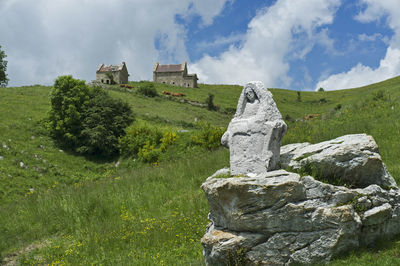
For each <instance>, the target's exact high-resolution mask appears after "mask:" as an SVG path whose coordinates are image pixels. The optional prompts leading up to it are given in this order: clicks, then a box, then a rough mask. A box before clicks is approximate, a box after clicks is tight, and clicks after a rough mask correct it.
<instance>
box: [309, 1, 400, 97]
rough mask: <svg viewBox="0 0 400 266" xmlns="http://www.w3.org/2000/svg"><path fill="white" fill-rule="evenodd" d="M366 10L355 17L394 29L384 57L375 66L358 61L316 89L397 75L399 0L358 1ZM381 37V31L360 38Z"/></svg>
mask: <svg viewBox="0 0 400 266" xmlns="http://www.w3.org/2000/svg"><path fill="white" fill-rule="evenodd" d="M360 2H361V3H362V4H364V6H366V8H365V10H363V11H362V12H360V13H359V14H358V15H357V16H356V17H355V19H357V20H358V21H360V22H364V23H369V22H375V21H381V20H382V19H383V21H384V22H385V23H387V25H388V26H389V27H390V28H391V29H392V30H393V31H394V35H393V37H392V39H391V40H390V41H389V42H388V41H387V40H386V38H385V37H383V38H382V41H384V43H388V44H389V47H388V48H387V51H386V55H385V58H383V59H382V60H381V61H380V64H379V66H378V67H377V68H375V69H372V68H370V67H368V66H364V65H362V64H361V63H359V64H357V65H356V66H355V67H353V68H352V69H350V70H349V71H347V72H342V73H338V74H334V75H332V76H330V77H327V78H325V79H321V81H320V82H318V83H317V85H316V86H315V89H318V88H320V87H323V88H324V89H326V90H337V89H348V88H354V87H359V86H363V85H367V84H370V83H376V82H379V81H382V80H385V79H388V78H392V77H394V76H397V75H400V2H399V1H398V0H360ZM378 37H381V36H380V34H374V35H372V36H371V35H370V36H368V35H365V34H364V35H360V36H359V40H364V41H367V40H368V41H372V40H375V39H376V38H378Z"/></svg>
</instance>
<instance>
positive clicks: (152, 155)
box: [138, 141, 162, 163]
mask: <svg viewBox="0 0 400 266" xmlns="http://www.w3.org/2000/svg"><path fill="white" fill-rule="evenodd" d="M161 152H162V151H161V149H160V148H156V146H155V145H154V144H150V141H147V142H146V144H145V145H144V146H143V147H142V148H140V149H139V152H138V157H139V159H141V160H142V161H143V162H145V163H157V162H158V160H159V159H160V155H161Z"/></svg>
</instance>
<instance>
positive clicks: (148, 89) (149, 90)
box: [137, 82, 158, 97]
mask: <svg viewBox="0 0 400 266" xmlns="http://www.w3.org/2000/svg"><path fill="white" fill-rule="evenodd" d="M137 92H138V93H139V94H142V95H144V96H147V97H156V96H158V93H157V90H156V88H154V85H153V83H151V82H141V84H140V85H139V88H138V90H137Z"/></svg>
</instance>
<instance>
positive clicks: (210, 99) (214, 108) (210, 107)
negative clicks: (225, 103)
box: [205, 93, 218, 111]
mask: <svg viewBox="0 0 400 266" xmlns="http://www.w3.org/2000/svg"><path fill="white" fill-rule="evenodd" d="M205 102H206V104H207V109H208V110H210V111H217V110H218V108H217V106H215V105H214V94H212V93H209V94H208V97H207V98H206V100H205Z"/></svg>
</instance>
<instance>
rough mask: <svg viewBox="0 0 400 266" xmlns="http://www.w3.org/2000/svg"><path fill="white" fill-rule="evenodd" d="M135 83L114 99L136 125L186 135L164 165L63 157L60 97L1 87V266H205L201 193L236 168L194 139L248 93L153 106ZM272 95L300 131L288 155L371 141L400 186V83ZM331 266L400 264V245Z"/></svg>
mask: <svg viewBox="0 0 400 266" xmlns="http://www.w3.org/2000/svg"><path fill="white" fill-rule="evenodd" d="M130 85H132V86H133V88H132V89H126V88H120V87H118V86H113V87H112V88H111V89H110V90H109V94H110V95H111V96H112V97H115V98H120V99H122V100H124V101H126V102H128V103H129V105H130V106H131V107H132V110H133V112H134V114H135V117H136V122H135V123H143V124H147V125H149V126H153V127H158V128H160V129H168V130H171V131H173V132H175V133H176V134H177V140H176V142H175V143H174V144H173V145H171V146H170V147H169V148H168V149H167V150H166V151H165V153H163V154H162V156H161V157H160V160H159V162H157V163H151V164H150V163H143V162H141V161H138V160H136V159H133V158H122V157H112V158H97V157H91V156H82V155H78V154H75V153H73V152H70V151H65V150H62V149H61V148H60V147H58V146H57V145H56V144H55V143H54V141H53V140H52V139H51V138H50V137H49V134H48V132H47V130H46V128H45V126H44V124H45V121H46V118H47V112H48V111H49V109H50V101H49V93H50V90H51V87H46V86H40V85H35V86H28V87H17V88H1V89H0V156H1V157H0V264H7V263H8V264H10V265H13V264H12V263H14V265H15V264H16V265H46V264H49V265H92V264H94V265H203V264H204V260H203V257H202V245H201V244H200V239H201V237H202V235H203V234H204V232H205V227H206V226H207V224H208V220H207V213H208V204H207V200H206V198H205V195H204V193H203V191H202V190H201V189H200V185H201V184H202V182H204V181H205V179H206V178H207V177H208V176H210V175H211V174H213V173H214V172H215V171H216V170H217V169H220V168H222V167H225V166H228V165H229V151H228V150H227V149H225V148H222V147H220V148H217V149H213V150H208V149H205V148H202V147H200V146H194V145H191V144H190V138H191V136H193V135H195V134H197V133H198V132H200V130H201V127H200V125H201V124H202V123H209V124H211V125H213V126H217V127H221V128H225V127H226V126H227V125H228V123H229V121H230V120H231V118H232V116H233V114H234V110H235V108H236V104H237V100H238V97H239V95H240V92H241V90H242V88H241V87H240V86H235V85H205V84H200V85H199V88H180V87H172V86H167V85H162V84H154V86H155V88H156V90H157V92H158V94H159V96H157V97H154V98H150V97H146V96H143V95H140V94H138V93H136V90H137V88H138V87H140V86H141V82H131V84H130ZM164 90H166V91H170V92H179V93H184V94H185V96H183V97H179V98H175V97H166V96H163V94H162V91H164ZM270 91H271V92H272V94H273V95H274V99H275V101H276V103H277V105H278V108H279V110H280V111H281V113H282V116H283V117H284V119H285V121H286V123H287V124H288V131H287V133H286V135H285V137H284V138H283V143H282V144H283V145H285V144H289V143H296V142H305V141H307V142H311V143H316V142H320V141H324V140H328V139H332V138H336V137H339V136H342V135H345V134H353V133H367V134H369V135H372V136H373V137H374V139H375V140H376V142H377V143H378V145H379V150H380V154H381V156H382V159H383V161H384V162H385V163H386V165H387V167H388V169H389V171H390V173H391V174H392V175H393V176H394V178H395V179H396V181H397V182H398V183H399V184H400V164H399V162H400V152H399V150H400V137H399V136H400V117H399V112H400V77H396V78H393V79H390V80H387V81H384V82H381V83H377V84H371V85H369V86H366V87H362V88H355V89H349V90H341V91H332V92H304V91H301V92H296V91H290V90H283V89H270ZM209 94H213V95H214V98H213V103H214V104H215V105H216V106H217V110H208V109H207V108H205V107H199V106H195V105H192V104H189V103H188V102H189V101H190V102H199V103H205V101H206V99H207V97H208V96H209ZM399 226H400V225H399ZM330 264H331V265H400V237H394V238H393V239H392V240H386V239H383V240H382V241H380V242H378V243H377V245H376V246H374V247H363V248H361V249H359V250H356V251H352V252H350V253H348V254H343V256H341V257H340V258H336V259H335V260H334V261H332V262H331V263H330Z"/></svg>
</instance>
